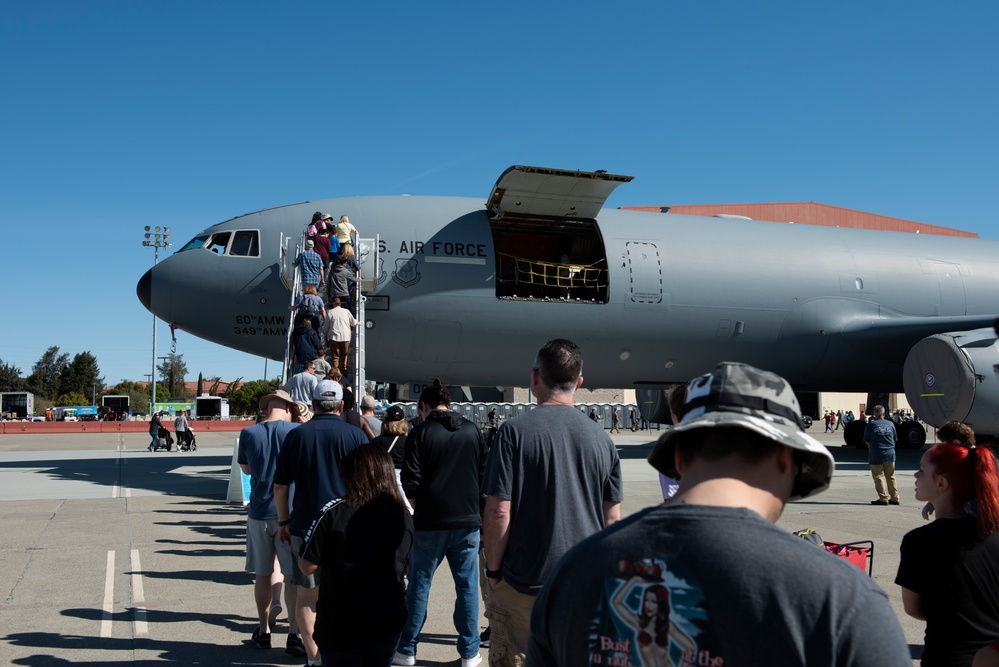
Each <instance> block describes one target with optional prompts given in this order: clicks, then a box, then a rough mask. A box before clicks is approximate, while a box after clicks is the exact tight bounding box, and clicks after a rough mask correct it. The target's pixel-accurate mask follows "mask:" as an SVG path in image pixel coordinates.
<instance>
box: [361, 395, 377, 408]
mask: <svg viewBox="0 0 999 667" xmlns="http://www.w3.org/2000/svg"><path fill="white" fill-rule="evenodd" d="M361 407H362V408H373V407H375V397H374V396H369V395H367V394H365V395H364V397H363V398H361Z"/></svg>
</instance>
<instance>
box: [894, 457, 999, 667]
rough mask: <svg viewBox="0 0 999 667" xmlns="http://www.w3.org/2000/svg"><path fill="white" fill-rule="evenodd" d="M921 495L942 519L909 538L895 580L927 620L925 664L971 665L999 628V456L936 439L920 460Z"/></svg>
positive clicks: (911, 610)
mask: <svg viewBox="0 0 999 667" xmlns="http://www.w3.org/2000/svg"><path fill="white" fill-rule="evenodd" d="M916 500H922V501H925V502H929V503H932V505H933V509H934V514H935V515H936V520H935V521H933V522H932V523H930V524H927V525H925V526H921V527H920V528H916V529H915V530H913V531H910V532H909V533H908V534H906V536H905V537H904V538H903V539H902V546H901V556H902V557H901V560H900V562H899V566H898V574H897V576H896V577H895V583H896V584H898V585H899V586H901V587H902V603H903V605H904V607H905V613H907V614H908V615H909V616H912V617H913V618H918V619H921V620H925V621H926V638H925V642H924V648H923V659H922V665H924V666H925V667H934V666H935V665H948V666H958V665H971V663H972V660H973V659H974V657H975V652H976V651H978V650H979V649H981V648H982V647H984V646H986V645H988V644H989V642H991V641H993V640H995V638H996V637H995V634H996V628H999V473H997V466H996V458H995V455H994V454H993V453H992V451H991V450H990V449H988V448H987V447H976V446H975V445H974V444H971V445H970V446H964V445H960V444H954V443H953V442H947V443H943V444H938V445H934V446H933V447H931V448H930V449H929V450H927V451H926V453H924V454H923V457H922V459H920V461H919V471H918V472H917V473H916ZM970 509H973V510H974V512H975V513H974V514H972V513H971V512H970V511H969V510H970ZM976 515H977V516H976Z"/></svg>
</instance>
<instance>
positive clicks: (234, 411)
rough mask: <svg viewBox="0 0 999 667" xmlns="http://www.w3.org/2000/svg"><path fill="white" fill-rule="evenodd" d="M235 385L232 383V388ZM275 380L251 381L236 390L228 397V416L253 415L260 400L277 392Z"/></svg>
mask: <svg viewBox="0 0 999 667" xmlns="http://www.w3.org/2000/svg"><path fill="white" fill-rule="evenodd" d="M234 385H235V383H233V386H234ZM277 388H278V381H277V380H252V381H250V382H247V383H246V384H244V385H243V386H241V387H240V388H239V389H237V390H236V391H235V392H233V394H232V395H231V396H230V397H229V414H231V415H255V414H257V411H258V408H259V403H260V399H261V398H263V397H264V396H266V395H267V394H270V393H271V392H273V391H275V390H277Z"/></svg>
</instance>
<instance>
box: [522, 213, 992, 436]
mask: <svg viewBox="0 0 999 667" xmlns="http://www.w3.org/2000/svg"><path fill="white" fill-rule="evenodd" d="M620 208H621V209H622V210H625V211H646V212H649V213H657V212H658V213H663V214H666V215H669V214H671V213H672V214H682V215H704V216H722V217H733V218H750V219H752V220H766V221H770V222H782V223H794V224H801V225H821V226H825V227H853V228H857V229H878V230H882V231H890V232H901V233H904V234H936V235H939V236H965V237H969V238H978V234H975V233H974V232H966V231H962V230H960V229H952V228H950V227H942V226H940V225H930V224H926V223H922V222H914V221H912V220H904V219H902V218H893V217H891V216H887V215H878V214H877V213H867V212H866V211H857V210H854V209H849V208H842V207H840V206H830V205H829V204H820V203H818V202H811V201H809V202H772V203H758V204H676V205H665V206H621V207H620ZM584 377H585V374H584ZM585 389H586V388H585V387H584V392H585V393H584V394H583V395H581V396H580V397H578V398H577V400H578V401H579V402H584V403H624V404H634V403H635V400H636V399H635V391H634V390H633V389H595V390H593V391H592V392H586V391H585ZM511 395H512V396H513V397H514V398H513V401H514V402H527V401H528V400H529V399H528V390H527V389H526V388H515V387H505V388H504V391H503V396H504V397H506V396H511ZM866 402H867V395H866V394H860V393H843V392H820V393H819V403H818V404H819V410H820V411H822V410H833V411H836V410H843V411H844V412H846V411H847V410H853V414H854V415H859V414H860V412H861V411H865V412H866V410H867V405H866ZM886 407H887V408H888V410H889V412H890V411H892V410H896V409H898V410H909V409H911V406H910V405H909V402H908V401H907V400H906V398H905V394H891V395H890V397H889V405H888V406H886ZM812 416H813V417H821V416H822V415H821V414H819V415H812Z"/></svg>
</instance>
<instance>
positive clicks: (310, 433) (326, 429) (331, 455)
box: [274, 380, 368, 664]
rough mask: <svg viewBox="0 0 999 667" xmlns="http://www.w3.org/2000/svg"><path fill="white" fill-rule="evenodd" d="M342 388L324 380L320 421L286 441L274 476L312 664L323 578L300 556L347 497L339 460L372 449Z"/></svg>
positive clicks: (316, 394) (316, 398) (318, 399)
mask: <svg viewBox="0 0 999 667" xmlns="http://www.w3.org/2000/svg"><path fill="white" fill-rule="evenodd" d="M342 408H343V387H342V386H340V383H339V382H334V381H333V380H322V381H320V382H319V383H318V384H317V385H316V388H315V390H313V393H312V409H313V410H314V411H315V416H314V417H313V418H312V419H311V420H309V421H307V422H306V423H304V424H302V425H300V426H299V427H297V428H296V429H295V430H293V431H292V432H291V433H289V434H288V436H287V437H286V438H285V442H284V446H283V447H282V448H281V453H280V454H279V455H278V462H277V470H276V471H275V473H274V502H275V504H276V505H277V515H278V526H279V528H278V533H279V535H280V536H281V540H282V541H283V542H286V543H288V544H291V550H292V553H293V555H294V556H296V558H295V559H293V566H292V581H293V582H294V583H295V585H297V586H298V605H297V609H296V611H297V613H298V625H299V628H301V631H302V640H303V641H304V643H305V651H306V655H307V656H308V659H309V664H312V663H313V662H315V661H318V660H319V648H318V647H317V646H316V643H315V641H314V640H313V638H312V631H313V628H314V627H315V621H316V602H317V601H318V599H319V573H318V572H316V573H315V574H312V575H305V574H303V573H302V571H301V570H299V569H298V562H297V560H298V559H297V556H300V555H301V554H302V545H303V544H304V543H305V542H306V541H307V540H308V533H309V530H310V529H311V526H312V523H313V521H314V520H315V519H317V518H319V513H320V510H322V508H323V506H324V505H325V504H326V503H328V502H329V501H331V500H333V499H334V498H342V497H343V496H345V495H347V490H346V488H345V487H344V485H343V481H342V480H341V479H340V460H341V459H342V458H343V457H344V456H345V455H346V454H347V453H348V452H350V451H352V450H354V449H356V448H357V447H359V446H361V445H364V444H367V442H368V438H367V436H366V435H364V432H363V431H362V430H361V429H359V428H357V427H356V426H352V425H351V424H348V423H347V422H345V421H343V420H342V419H341V418H340V411H341V409H342ZM292 483H294V484H295V498H294V502H293V503H291V504H289V502H288V500H289V496H290V487H291V485H292Z"/></svg>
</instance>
